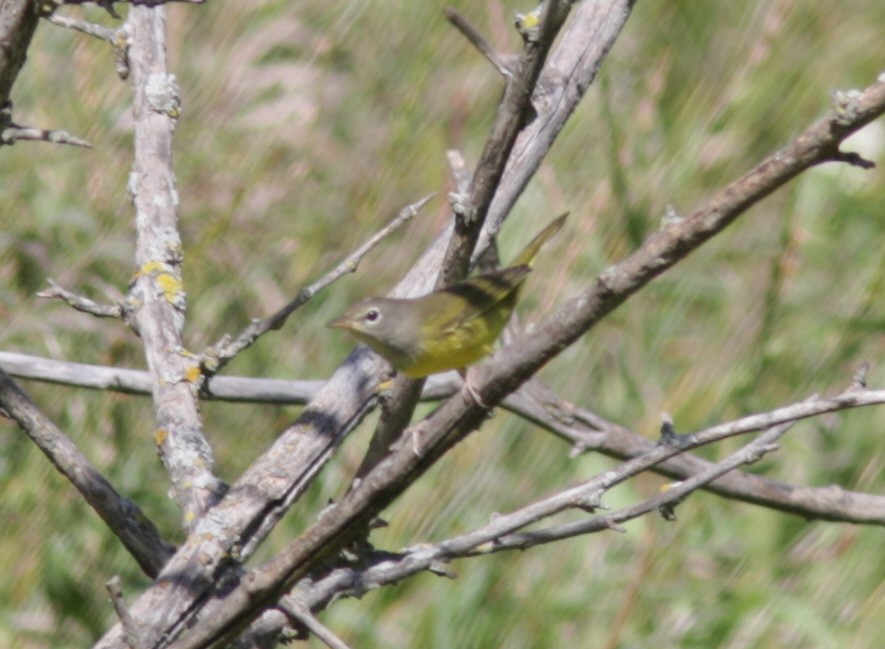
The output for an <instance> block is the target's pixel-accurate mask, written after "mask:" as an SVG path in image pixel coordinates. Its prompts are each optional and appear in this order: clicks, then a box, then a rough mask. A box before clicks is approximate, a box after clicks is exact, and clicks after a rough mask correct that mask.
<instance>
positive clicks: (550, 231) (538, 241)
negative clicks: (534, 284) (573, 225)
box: [510, 212, 569, 267]
mask: <svg viewBox="0 0 885 649" xmlns="http://www.w3.org/2000/svg"><path fill="white" fill-rule="evenodd" d="M568 215H569V213H568V212H566V213H565V214H562V215H561V216H558V217H556V218H555V219H554V220H553V221H552V222H551V223H550V225H548V226H547V227H546V228H544V229H543V230H541V231H540V232H539V233H538V234H537V235H535V238H534V239H532V240H531V241H529V243H528V245H527V246H526V247H525V248H523V249H522V252H520V253H519V254H518V255H516V257H514V259H513V261H511V262H510V267H512V266H531V265H532V262H533V261H534V260H535V256H536V255H537V254H538V251H539V250H540V249H541V246H543V245H544V244H545V243H547V241H548V240H549V239H550V238H551V237H552V236H553V235H554V234H556V233H557V232H559V230H560V228H562V225H563V224H564V223H565V220H566V218H567V217H568Z"/></svg>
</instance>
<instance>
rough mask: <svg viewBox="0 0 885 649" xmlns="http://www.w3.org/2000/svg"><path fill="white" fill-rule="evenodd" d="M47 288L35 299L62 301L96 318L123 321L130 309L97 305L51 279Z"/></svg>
mask: <svg viewBox="0 0 885 649" xmlns="http://www.w3.org/2000/svg"><path fill="white" fill-rule="evenodd" d="M46 282H47V283H48V284H49V288H47V289H44V290H42V291H40V292H39V293H37V297H42V298H46V299H57V300H62V301H64V302H65V303H66V304H67V305H68V306H70V307H72V308H74V309H76V310H77V311H82V312H83V313H89V314H90V315H94V316H96V317H98V318H117V319H121V320H125V319H126V318H127V316H128V314H129V313H131V311H132V309H131V308H130V307H128V306H126V305H124V304H122V303H117V304H99V303H98V302H96V301H94V300H90V299H89V298H88V297H85V296H83V295H78V294H77V293H73V292H72V291H69V290H67V289H65V288H62V287H61V286H59V285H58V284H56V283H55V282H54V281H53V280H52V279H47V280H46Z"/></svg>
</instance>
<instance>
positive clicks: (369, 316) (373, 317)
mask: <svg viewBox="0 0 885 649" xmlns="http://www.w3.org/2000/svg"><path fill="white" fill-rule="evenodd" d="M380 317H381V312H380V311H378V309H369V310H368V311H366V320H367V321H369V322H377V321H378V318H380Z"/></svg>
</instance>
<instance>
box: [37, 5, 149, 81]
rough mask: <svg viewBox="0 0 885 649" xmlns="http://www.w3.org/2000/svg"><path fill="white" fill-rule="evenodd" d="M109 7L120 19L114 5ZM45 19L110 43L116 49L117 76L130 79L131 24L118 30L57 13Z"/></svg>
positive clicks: (125, 24)
mask: <svg viewBox="0 0 885 649" xmlns="http://www.w3.org/2000/svg"><path fill="white" fill-rule="evenodd" d="M107 7H108V10H109V11H110V12H111V15H113V16H114V17H115V18H119V16H117V15H115V14H114V13H113V5H112V4H110V3H109V4H108V5H107ZM45 18H46V19H47V20H48V21H49V22H51V23H52V24H54V25H57V26H59V27H64V28H67V29H75V30H77V31H78V32H82V33H84V34H86V35H88V36H93V37H95V38H100V39H101V40H103V41H106V42H108V43H110V45H111V47H113V48H114V60H115V61H116V66H117V75H118V76H119V77H120V78H121V79H128V78H129V72H130V68H129V45H130V44H131V42H132V30H131V28H130V26H129V23H124V24H123V25H121V26H120V27H117V28H116V29H111V28H110V27H104V26H103V25H96V24H95V23H90V22H88V21H85V20H79V19H77V18H70V17H69V16H62V15H59V14H56V13H51V14H49V15H47V16H45Z"/></svg>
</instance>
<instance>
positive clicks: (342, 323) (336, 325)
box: [326, 315, 353, 329]
mask: <svg viewBox="0 0 885 649" xmlns="http://www.w3.org/2000/svg"><path fill="white" fill-rule="evenodd" d="M326 326H327V327H331V328H332V329H353V320H352V319H351V318H350V317H348V316H346V315H343V316H341V317H340V318H335V319H334V320H332V322H330V323H329V324H327V325H326Z"/></svg>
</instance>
